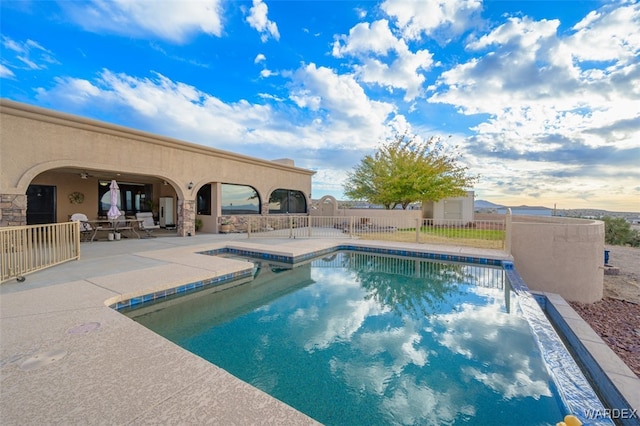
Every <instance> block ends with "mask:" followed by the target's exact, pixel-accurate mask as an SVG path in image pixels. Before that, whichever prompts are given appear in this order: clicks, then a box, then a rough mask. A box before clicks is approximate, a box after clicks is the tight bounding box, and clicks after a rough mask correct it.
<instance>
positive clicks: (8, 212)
mask: <svg viewBox="0 0 640 426" xmlns="http://www.w3.org/2000/svg"><path fill="white" fill-rule="evenodd" d="M26 224H27V196H26V195H22V194H2V195H0V226H23V225H26Z"/></svg>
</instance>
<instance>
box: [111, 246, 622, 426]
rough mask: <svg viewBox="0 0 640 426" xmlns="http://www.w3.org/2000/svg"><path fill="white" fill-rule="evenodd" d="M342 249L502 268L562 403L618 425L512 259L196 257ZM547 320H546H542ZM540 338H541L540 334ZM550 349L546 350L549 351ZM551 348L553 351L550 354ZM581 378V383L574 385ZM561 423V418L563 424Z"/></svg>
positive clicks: (130, 304) (233, 276)
mask: <svg viewBox="0 0 640 426" xmlns="http://www.w3.org/2000/svg"><path fill="white" fill-rule="evenodd" d="M340 250H349V251H356V252H364V253H374V254H384V255H392V256H402V257H416V258H421V259H428V260H436V261H449V262H463V263H471V264H479V265H486V266H494V267H502V268H503V269H504V271H505V273H506V276H507V279H508V280H509V282H510V283H511V286H512V288H513V290H514V291H515V292H516V293H517V294H518V295H519V296H520V298H519V300H520V302H519V303H520V304H521V308H522V309H523V311H524V312H525V313H526V314H525V317H526V318H527V321H529V324H530V325H531V327H532V328H533V330H534V335H535V336H536V337H537V339H538V345H539V347H540V350H541V353H542V354H543V357H544V359H545V362H546V363H547V366H548V368H549V369H550V373H551V375H552V377H553V378H554V383H555V384H556V386H557V389H558V393H559V394H560V395H561V398H562V401H563V403H564V404H565V408H566V409H567V410H568V413H570V414H574V415H576V416H577V417H578V418H580V419H581V420H582V421H583V424H585V425H612V424H614V423H613V422H612V421H611V420H610V419H609V418H607V417H605V415H604V413H605V409H604V407H603V405H602V402H601V401H600V399H599V398H598V396H597V395H596V393H595V391H594V390H593V389H592V387H591V385H590V384H589V382H588V381H587V379H586V377H585V376H584V374H583V373H582V371H581V370H580V368H579V367H578V365H577V363H576V361H575V360H574V359H573V357H572V356H571V354H570V353H569V350H568V349H567V348H566V347H565V346H564V343H563V342H562V340H561V339H560V337H559V336H558V334H557V332H556V330H555V329H554V328H553V326H552V325H551V323H550V322H549V320H548V319H547V317H546V316H545V314H544V312H543V308H542V306H541V305H540V304H539V303H538V302H537V301H536V299H535V298H534V297H533V295H532V294H531V292H530V291H529V289H528V287H527V285H526V284H525V283H524V281H523V280H522V278H521V277H520V275H519V274H518V272H517V271H516V270H515V267H514V264H513V262H512V261H511V260H504V259H490V258H483V257H477V256H465V255H455V254H443V253H433V252H427V251H416V250H406V249H391V248H380V247H371V246H359V245H353V244H340V245H336V246H333V247H329V248H326V249H322V250H316V251H312V252H309V253H305V254H303V255H299V256H287V255H282V254H273V253H266V252H263V251H258V250H248V249H238V248H233V247H223V248H218V249H214V250H205V251H201V252H197V254H204V255H210V256H215V255H218V254H235V255H238V256H246V257H254V258H257V259H264V260H271V261H276V262H282V263H290V264H296V263H300V262H304V261H307V260H311V259H313V258H316V257H319V256H323V255H326V254H330V253H333V252H336V251H340ZM252 273H253V270H252V269H245V270H242V271H238V272H234V273H230V274H225V275H221V276H218V277H213V278H210V279H206V280H201V281H197V282H194V283H188V284H183V285H180V286H178V287H174V288H169V289H166V290H163V291H156V292H153V293H149V294H145V295H142V296H136V297H132V298H130V299H127V300H122V301H119V302H117V303H114V304H112V305H110V307H111V308H113V309H115V310H122V309H125V308H136V307H141V306H142V304H143V303H145V302H149V301H155V300H158V299H162V298H165V297H168V296H173V295H176V294H186V293H187V292H190V291H192V290H196V289H204V288H210V287H215V286H218V285H222V284H224V283H226V282H229V281H233V280H237V279H240V278H245V277H248V276H250V275H252ZM542 318H544V321H543V320H542ZM538 333H540V334H538ZM543 343H544V344H543ZM545 345H548V346H545ZM547 348H552V349H550V350H549V349H547ZM576 378H578V380H576ZM585 410H592V411H591V412H593V413H596V414H597V415H596V416H594V418H593V419H587V418H586V417H587V416H585V413H586V412H587V411H585ZM560 420H562V419H559V421H560Z"/></svg>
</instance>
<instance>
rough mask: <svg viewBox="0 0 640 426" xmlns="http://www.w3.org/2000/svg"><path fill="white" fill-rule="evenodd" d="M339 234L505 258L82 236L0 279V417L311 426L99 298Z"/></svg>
mask: <svg viewBox="0 0 640 426" xmlns="http://www.w3.org/2000/svg"><path fill="white" fill-rule="evenodd" d="M345 243H348V244H358V245H368V246H378V247H394V248H400V249H410V250H416V251H426V252H429V251H431V252H438V253H448V254H455V255H462V256H473V257H483V258H492V259H509V256H507V255H506V253H504V252H502V251H499V250H489V249H474V248H465V247H450V246H440V245H439V246H433V245H425V244H408V243H407V244H405V243H389V242H379V241H359V240H345V239H337V240H325V239H309V240H304V239H295V240H290V239H273V240H271V239H269V240H266V239H247V238H246V235H241V234H235V235H234V234H231V235H211V234H203V235H197V236H194V237H191V238H178V237H159V238H152V239H142V240H137V239H128V240H121V241H113V242H94V243H83V244H82V255H81V259H80V260H78V261H72V262H68V263H65V264H62V265H58V266H56V267H53V268H49V269H47V270H44V271H40V272H37V273H33V274H30V275H27V276H26V281H25V282H22V283H18V282H16V281H15V280H14V281H9V282H6V283H4V284H2V285H0V321H1V323H0V339H1V340H0V343H1V345H0V422H1V423H2V424H3V425H14V424H15V425H17V424H20V425H35V424H38V425H42V424H136V425H137V424H225V425H227V424H243V425H245V424H278V425H283V424H287V425H310V424H317V422H315V421H314V420H313V419H311V418H309V417H308V416H306V415H304V414H302V413H300V412H298V411H296V410H294V409H293V408H291V407H289V406H288V405H286V404H284V403H282V402H280V401H278V400H276V399H274V398H272V397H270V396H269V395H267V394H266V393H264V392H262V391H260V390H258V389H256V388H254V387H252V386H250V385H248V384H246V383H244V382H242V381H240V380H239V379H237V378H235V377H233V376H231V375H230V374H228V373H227V372H225V371H224V370H222V369H220V368H218V367H216V366H215V365H212V364H210V363H209V362H207V361H205V360H203V359H202V358H200V357H198V356H196V355H194V354H191V353H190V352H187V351H186V350H184V349H182V348H180V347H178V346H176V345H175V344H173V343H171V342H169V341H168V340H166V339H164V338H163V337H160V336H158V335H156V334H155V333H153V332H151V331H150V330H148V329H146V328H144V327H143V326H141V325H139V324H137V323H136V322H134V321H133V320H131V319H129V318H128V317H126V316H124V315H122V314H120V313H118V312H117V311H115V310H113V309H111V308H109V307H108V306H107V305H108V304H110V303H114V301H116V300H119V299H126V298H127V297H133V296H135V295H142V294H147V293H149V292H150V291H151V292H153V291H158V290H162V289H165V288H169V287H176V286H179V285H182V284H186V283H190V282H194V281H198V280H202V279H206V278H211V277H215V276H221V275H226V274H230V273H234V272H238V271H241V270H243V269H246V263H245V262H240V261H234V260H231V259H222V258H218V257H213V256H203V255H200V254H197V252H199V251H205V250H215V249H218V248H224V247H228V246H232V247H234V248H240V249H248V250H265V251H269V252H271V253H279V254H287V255H290V256H300V255H303V254H306V253H309V252H315V251H318V250H320V249H323V248H330V247H333V246H336V245H341V244H345ZM548 297H550V298H551V299H553V296H548ZM557 302H558V303H560V301H557ZM562 309H564V307H563V308H562ZM568 315H569V316H570V317H571V318H569V319H570V320H571V322H572V323H575V321H577V319H576V318H573V317H572V315H571V313H570V312H569V313H568ZM584 325H586V323H585V324H584ZM586 327H587V328H589V327H588V326H586ZM589 330H590V328H589ZM594 340H595V339H594V338H593V336H590V340H589V343H588V344H589V345H590V346H593V345H594V344H595V343H593V341H594ZM596 343H597V342H596ZM603 344H604V343H603ZM605 346H606V345H605ZM607 349H608V348H607ZM597 350H598V351H602V348H601V347H599V346H598V349H597ZM611 353H613V352H611ZM610 356H611V354H609V353H605V354H604V359H602V360H601V359H599V358H598V364H599V365H600V366H601V367H602V368H603V369H604V370H608V369H614V372H615V374H617V375H619V376H622V377H623V379H624V380H622V381H621V383H622V384H623V387H624V389H622V390H621V391H622V392H623V393H624V394H625V395H629V398H632V399H631V400H629V399H628V400H629V402H630V403H631V404H632V407H634V408H638V407H639V406H640V401H638V399H639V398H640V397H639V396H638V395H640V380H639V379H638V378H637V377H635V376H633V373H631V372H630V370H629V372H628V373H630V374H631V375H632V376H633V377H630V376H628V375H627V374H628V373H627V372H626V371H625V370H624V368H623V367H621V366H620V365H619V363H621V361H620V360H619V358H617V357H616V356H615V354H614V355H613V357H614V358H615V359H613V358H610ZM616 360H617V361H618V362H619V363H618V362H616ZM609 363H610V365H608V364H609ZM623 365H624V364H623ZM625 367H626V366H625ZM627 370H628V368H627ZM634 377H635V381H634V380H633V378H634ZM634 395H635V396H634ZM633 398H635V400H633Z"/></svg>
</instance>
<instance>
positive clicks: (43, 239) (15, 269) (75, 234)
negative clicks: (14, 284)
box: [0, 222, 80, 282]
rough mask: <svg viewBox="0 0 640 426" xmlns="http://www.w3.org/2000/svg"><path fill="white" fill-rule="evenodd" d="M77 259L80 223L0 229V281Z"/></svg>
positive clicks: (78, 254) (78, 255)
mask: <svg viewBox="0 0 640 426" xmlns="http://www.w3.org/2000/svg"><path fill="white" fill-rule="evenodd" d="M79 258H80V225H79V222H65V223H51V224H44V225H28V226H9V227H3V228H0V282H4V281H7V280H9V279H11V278H16V277H21V276H22V275H25V274H27V273H30V272H35V271H39V270H41V269H44V268H48V267H50V266H53V265H58V264H60V263H63V262H67V261H69V260H74V259H79Z"/></svg>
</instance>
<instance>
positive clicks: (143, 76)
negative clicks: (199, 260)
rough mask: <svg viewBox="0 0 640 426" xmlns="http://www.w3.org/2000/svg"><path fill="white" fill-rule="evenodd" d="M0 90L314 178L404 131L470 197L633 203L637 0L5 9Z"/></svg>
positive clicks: (332, 174)
mask: <svg viewBox="0 0 640 426" xmlns="http://www.w3.org/2000/svg"><path fill="white" fill-rule="evenodd" d="M0 20H1V22H0V28H1V31H2V34H1V37H2V40H1V46H0V49H1V50H0V95H1V96H2V97H3V98H8V99H12V100H16V101H20V102H25V103H29V104H34V105H39V106H42V107H46V108H51V109H55V110H59V111H64V112H68V113H72V114H78V115H81V116H86V117H89V118H94V119H99V120H103V121H107V122H110V123H114V124H119V125H124V126H128V127H132V128H135V129H140V130H145V131H149V132H153V133H158V134H161V135H165V136H170V137H175V138H178V139H182V140H185V141H189V142H195V143H199V144H203V145H208V146H212V147H216V148H220V149H225V150H230V151H234V152H238V153H242V154H247V155H252V156H255V157H259V158H264V159H277V158H284V157H286V158H292V159H294V160H295V162H296V165H297V166H300V167H304V168H308V169H312V170H315V171H316V172H317V173H316V175H315V176H314V180H313V197H314V198H320V197H321V196H323V195H333V196H335V197H337V198H343V196H342V190H343V188H342V182H343V181H344V179H345V177H346V174H347V172H348V171H350V170H352V169H353V167H354V166H355V165H357V164H358V163H359V161H360V159H361V158H362V157H363V156H364V155H366V154H369V153H372V152H373V151H374V150H375V149H376V148H377V147H378V146H379V145H380V143H381V142H383V141H384V140H386V139H388V138H391V137H393V136H394V135H395V134H397V133H402V132H405V131H407V132H408V133H409V134H412V135H416V136H417V137H418V138H428V137H431V136H438V137H442V138H443V140H445V141H447V143H448V144H451V145H452V146H453V145H458V147H459V150H460V151H461V152H462V155H463V156H462V160H461V161H462V162H463V163H464V164H465V165H467V166H469V168H470V171H471V172H472V173H476V174H480V181H479V183H478V184H477V185H476V187H475V188H473V189H474V190H475V191H476V198H478V199H485V200H489V201H492V202H495V203H500V204H509V205H520V204H528V205H545V206H547V207H553V205H554V204H555V205H557V207H558V208H579V207H593V208H603V209H607V210H619V211H640V167H639V165H640V31H638V28H640V4H638V2H637V1H577V0H576V1H560V0H555V1H486V0H485V1H481V0H419V1H412V0H386V1H384V0H383V1H373V0H364V1H341V0H334V1H313V0H309V1H295V0H289V1H282V0H278V1H269V0H253V1H241V0H237V1H236V0H234V1H227V0H201V1H197V0H193V1H152V0H112V1H105V0H85V1H54V0H50V1H36V0H34V1H29V0H4V1H2V2H1V3H0Z"/></svg>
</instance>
